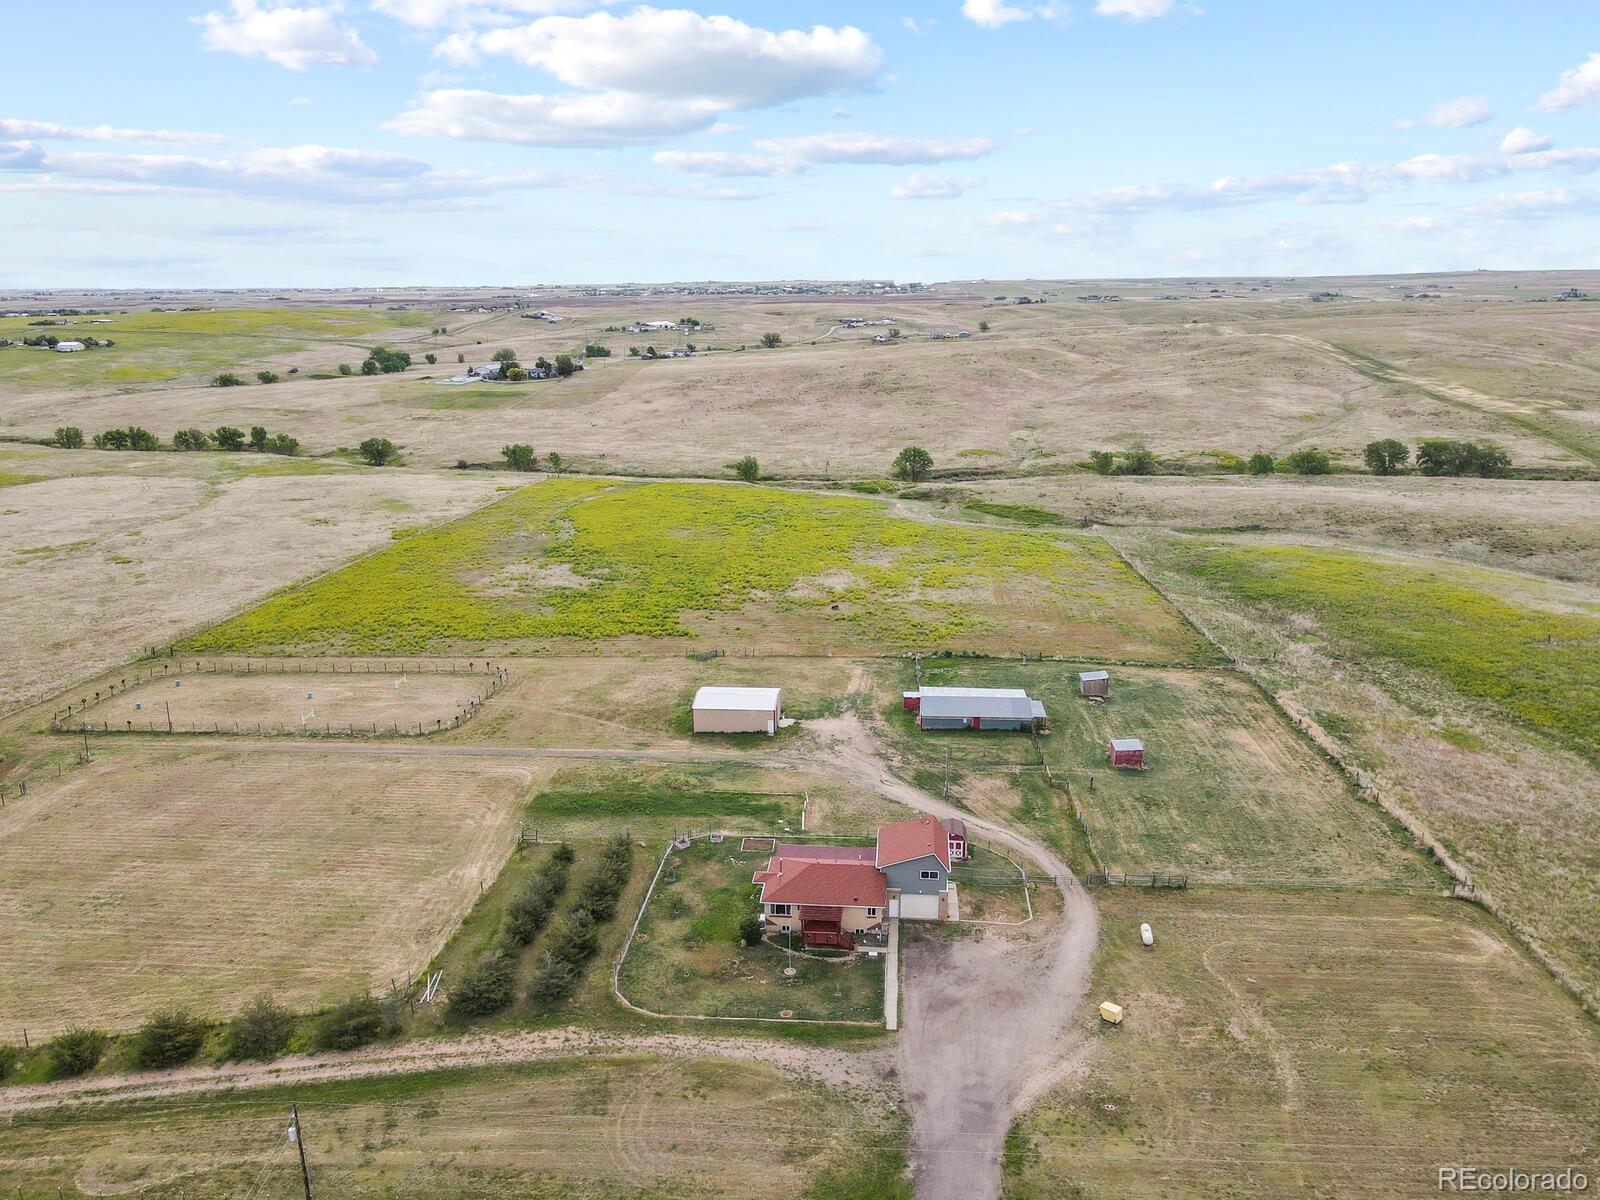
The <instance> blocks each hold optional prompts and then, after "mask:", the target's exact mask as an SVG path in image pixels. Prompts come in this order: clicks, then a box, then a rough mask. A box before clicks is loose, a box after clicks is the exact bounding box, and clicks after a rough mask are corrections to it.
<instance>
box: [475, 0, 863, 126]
mask: <svg viewBox="0 0 1600 1200" xmlns="http://www.w3.org/2000/svg"><path fill="white" fill-rule="evenodd" d="M467 41H470V45H471V46H472V48H473V49H474V50H476V51H478V52H480V53H483V54H502V55H507V56H509V57H511V58H513V59H515V60H516V61H517V62H520V63H522V64H523V65H524V66H529V67H538V68H540V69H541V70H545V71H548V72H549V73H550V74H552V75H554V76H555V77H556V78H557V79H559V80H561V81H562V82H563V83H566V84H570V85H572V86H574V87H588V88H604V89H609V90H614V91H620V92H630V93H634V94H637V95H641V96H654V97H658V98H668V99H679V100H687V99H694V100H713V101H715V102H716V103H718V104H720V105H721V106H722V107H723V108H728V109H737V108H765V107H768V106H770V105H774V104H783V103H786V102H787V101H790V100H798V99H800V98H802V97H805V96H819V95H826V94H828V93H831V92H859V91H862V90H864V89H866V88H868V87H870V86H871V85H872V84H873V82H874V81H875V80H876V79H877V77H878V72H879V70H880V68H881V67H882V64H883V54H882V52H881V51H880V50H879V49H878V46H877V44H876V43H875V42H874V41H873V40H872V39H871V38H870V37H868V36H867V35H866V34H865V33H863V32H862V31H861V30H859V29H856V28H854V27H852V26H848V25H847V26H844V27H842V28H839V29H832V28H829V27H828V26H826V25H816V26H813V27H812V28H811V29H810V30H809V31H807V30H801V29H787V30H784V31H782V32H773V31H772V30H767V29H758V28H756V27H755V26H752V25H746V24H745V23H744V22H743V21H739V20H735V19H734V18H733V17H705V16H701V15H700V14H699V13H694V12H689V11H687V10H684V9H655V8H638V9H635V10H634V11H633V12H631V13H629V14H628V15H627V16H623V17H616V16H612V15H611V14H610V13H594V14H592V15H590V16H587V17H580V18H574V17H546V18H543V19H542V20H538V21H534V22H533V23H532V24H529V25H524V26H521V27H520V28H516V29H495V30H489V31H487V32H484V33H477V34H470V35H466V38H465V39H463V41H462V42H457V43H456V44H457V45H458V46H459V45H462V44H464V43H465V42H467Z"/></svg>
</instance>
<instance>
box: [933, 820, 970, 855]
mask: <svg viewBox="0 0 1600 1200" xmlns="http://www.w3.org/2000/svg"><path fill="white" fill-rule="evenodd" d="M939 824H941V825H943V826H944V831H945V834H946V836H948V837H949V839H950V861H951V862H955V861H957V860H958V859H963V858H966V856H967V823H966V822H965V821H963V820H962V819H961V818H960V817H946V818H945V819H944V820H942V821H940V822H939Z"/></svg>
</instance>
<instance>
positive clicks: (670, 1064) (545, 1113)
mask: <svg viewBox="0 0 1600 1200" xmlns="http://www.w3.org/2000/svg"><path fill="white" fill-rule="evenodd" d="M291 1100H292V1101H294V1102H295V1103H297V1104H298V1105H299V1109H300V1117H301V1121H302V1123H303V1125H304V1127H305V1131H306V1142H307V1151H308V1157H309V1161H310V1166H311V1170H312V1172H313V1176H314V1178H315V1181H316V1187H317V1194H318V1195H330V1196H339V1197H345V1198H348V1200H566V1198H568V1197H584V1198H585V1200H673V1198H676V1197H683V1196H702V1197H706V1198H707V1200H712V1198H728V1200H735V1198H742V1197H747V1196H752V1195H756V1194H779V1195H785V1196H796V1197H803V1198H804V1200H827V1198H828V1197H831V1196H838V1195H841V1194H849V1195H852V1196H860V1197H867V1196H873V1197H883V1198H884V1200H903V1198H904V1197H905V1196H907V1195H908V1194H909V1189H907V1188H906V1187H905V1185H904V1184H903V1182H902V1181H901V1180H900V1179H899V1178H898V1176H899V1175H900V1172H901V1171H902V1170H903V1166H904V1155H905V1150H904V1134H903V1133H902V1132H901V1131H900V1129H899V1128H898V1127H897V1126H896V1125H895V1124H894V1123H893V1122H892V1120H890V1119H887V1118H885V1117H884V1116H883V1114H882V1113H881V1112H879V1111H876V1110H875V1109H874V1107H873V1106H872V1105H871V1104H869V1103H867V1102H865V1101H864V1100H863V1099H862V1098H860V1097H855V1096H851V1095H847V1094H845V1093H842V1092H840V1091H838V1090H835V1089H830V1088H826V1087H824V1086H821V1085H818V1084H810V1083H804V1082H801V1081H798V1080H796V1079H795V1078H793V1077H792V1076H787V1075H783V1074H780V1073H779V1072H778V1071H776V1070H775V1069H773V1068H772V1067H768V1066H766V1065H764V1064H761V1063H753V1062H735V1061H731V1060H726V1059H682V1058H669V1057H654V1056H649V1055H643V1054H641V1055H633V1056H628V1057H618V1058H609V1059H605V1058H583V1057H564V1058H563V1057H556V1058H551V1059H549V1060H548V1061H543V1062H540V1063H537V1064H526V1065H518V1066H502V1067H474V1068H470V1069H458V1070H452V1071H439V1072H432V1073H420V1074H411V1075H401V1076H397V1077H389V1078H376V1079H360V1080H349V1081H345V1082H336V1083H313V1084H301V1085H300V1086H297V1087H295V1088H293V1089H292V1092H291V1090H290V1089H286V1088H268V1089H263V1090H260V1091H254V1092H241V1093H238V1094H236V1095H223V1096H217V1097H214V1098H209V1099H207V1098H200V1099H198V1100H195V1099H190V1100H188V1101H187V1102H185V1103H182V1104H173V1105H169V1104H163V1103H161V1102H142V1103H130V1104H117V1105H112V1106H105V1105H95V1106H86V1107H82V1108H78V1109H67V1110H62V1111H59V1112H53V1113H52V1112H43V1113H37V1114H27V1115H20V1116H16V1117H13V1118H12V1119H11V1120H10V1121H8V1122H7V1123H6V1125H5V1126H4V1128H0V1176H3V1177H4V1179H5V1181H6V1184H7V1191H8V1192H12V1191H14V1192H15V1194H16V1195H17V1196H21V1197H24V1198H25V1200H34V1198H36V1197H56V1196H58V1195H73V1196H119V1195H138V1196H145V1197H150V1198H152V1200H188V1198H193V1197H199V1196H206V1197H220V1196H230V1197H232V1196H240V1197H245V1196H248V1197H255V1198H260V1200H268V1198H270V1200H291V1198H292V1197H294V1196H297V1195H299V1194H300V1191H299V1189H300V1164H299V1160H298V1158H297V1157H296V1154H295V1148H294V1147H293V1146H292V1145H290V1144H289V1143H288V1142H287V1141H285V1139H284V1128H285V1124H286V1121H287V1118H286V1116H285V1114H286V1113H287V1111H288V1105H289V1103H290V1102H291ZM772 1112H787V1113H793V1114H803V1115H801V1116H795V1117H793V1119H789V1120H785V1121H778V1122H774V1121H771V1120H768V1119H765V1117H764V1114H769V1113H772Z"/></svg>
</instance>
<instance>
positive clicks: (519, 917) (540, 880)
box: [445, 845, 573, 1020]
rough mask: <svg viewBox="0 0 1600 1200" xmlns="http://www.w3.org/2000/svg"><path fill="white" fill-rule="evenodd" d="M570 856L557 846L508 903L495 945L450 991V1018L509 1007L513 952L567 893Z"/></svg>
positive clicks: (513, 990) (513, 975) (513, 995)
mask: <svg viewBox="0 0 1600 1200" xmlns="http://www.w3.org/2000/svg"><path fill="white" fill-rule="evenodd" d="M572 858H573V854H572V847H571V846H567V845H561V846H557V847H556V849H555V852H554V853H553V854H551V856H550V861H549V863H548V864H546V865H545V867H544V869H543V870H541V871H539V872H538V873H537V874H535V875H534V876H533V877H532V878H530V879H529V880H528V882H527V883H526V884H525V885H524V887H523V889H522V891H521V893H520V894H519V895H518V896H517V898H516V899H515V900H513V901H512V902H511V904H510V906H509V907H508V908H507V909H506V915H505V921H504V924H503V925H502V927H501V931H500V942H499V944H498V945H497V946H496V947H495V949H494V951H493V952H492V953H491V954H490V955H489V956H488V957H487V958H485V959H483V960H482V961H481V962H479V963H478V964H477V965H476V966H474V967H473V968H472V969H471V970H470V971H468V972H467V973H466V975H464V976H463V977H462V979H461V982H460V983H458V984H456V985H455V986H454V987H452V988H451V989H450V999H449V1001H448V1003H447V1004H446V1006H445V1007H446V1011H447V1012H448V1014H449V1015H450V1016H451V1017H453V1018H455V1019H457V1020H462V1019H466V1018H469V1017H490V1016H493V1015H494V1014H495V1013H497V1012H503V1011H504V1010H505V1009H507V1008H509V1007H511V1002H512V1001H513V1000H515V999H516V992H517V954H518V952H519V951H520V950H521V949H522V948H523V947H524V946H526V945H527V944H528V943H529V942H531V941H533V939H534V938H536V937H537V936H538V935H539V931H540V930H542V929H543V928H544V927H545V926H546V925H547V924H549V922H550V916H551V914H552V913H554V912H555V907H556V900H557V899H558V898H559V897H560V895H561V893H562V892H564V891H566V888H567V880H568V878H569V877H570V876H571V873H572Z"/></svg>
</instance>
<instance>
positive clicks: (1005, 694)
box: [903, 687, 1046, 731]
mask: <svg viewBox="0 0 1600 1200" xmlns="http://www.w3.org/2000/svg"><path fill="white" fill-rule="evenodd" d="M903 703H904V706H905V707H906V708H908V709H910V710H912V711H913V712H915V713H916V714H917V725H918V726H919V727H920V728H922V729H1023V730H1035V731H1036V730H1041V729H1043V728H1044V725H1045V720H1046V716H1045V710H1044V705H1043V704H1041V703H1040V702H1039V701H1037V700H1035V699H1033V697H1031V696H1029V695H1028V693H1027V692H1025V691H1023V690H1022V689H1021V688H967V687H925V688H922V689H920V690H919V691H916V692H907V693H905V695H904V697H903Z"/></svg>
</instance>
